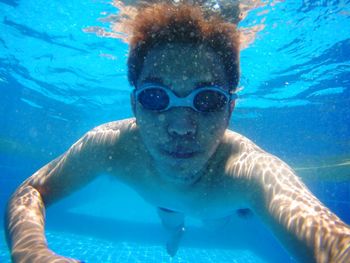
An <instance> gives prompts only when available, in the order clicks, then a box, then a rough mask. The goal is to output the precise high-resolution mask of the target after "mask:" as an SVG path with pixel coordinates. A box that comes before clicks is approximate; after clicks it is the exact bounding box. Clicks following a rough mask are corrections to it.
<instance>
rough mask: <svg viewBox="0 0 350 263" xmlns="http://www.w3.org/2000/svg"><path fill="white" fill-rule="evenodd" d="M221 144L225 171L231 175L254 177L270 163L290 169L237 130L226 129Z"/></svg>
mask: <svg viewBox="0 0 350 263" xmlns="http://www.w3.org/2000/svg"><path fill="white" fill-rule="evenodd" d="M222 144H223V146H224V148H226V150H225V151H226V152H227V162H226V167H225V171H226V173H228V174H229V175H231V176H234V177H240V178H246V179H253V178H255V179H256V177H257V176H259V175H258V174H260V172H261V171H264V170H265V169H267V166H271V164H273V165H274V166H278V167H279V168H283V169H285V170H291V168H290V167H288V165H287V164H286V163H285V162H283V161H282V160H280V159H279V158H278V157H276V156H274V155H273V154H270V153H268V152H266V151H265V150H263V149H262V148H260V147H259V146H258V145H257V144H255V143H254V142H253V141H252V140H250V139H248V138H247V137H245V136H243V135H241V134H239V133H237V132H234V131H231V130H227V131H226V132H225V135H224V137H223V143H222Z"/></svg>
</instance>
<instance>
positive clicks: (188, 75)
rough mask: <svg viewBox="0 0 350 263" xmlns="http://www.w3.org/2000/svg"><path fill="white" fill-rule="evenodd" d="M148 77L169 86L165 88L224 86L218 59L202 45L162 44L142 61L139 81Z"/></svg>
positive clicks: (223, 76) (223, 75)
mask: <svg viewBox="0 0 350 263" xmlns="http://www.w3.org/2000/svg"><path fill="white" fill-rule="evenodd" d="M152 77H153V78H161V79H162V80H164V81H165V82H169V83H165V84H170V83H171V84H172V83H174V82H191V81H192V82H212V81H215V82H218V81H220V82H223V83H225V82H226V79H225V71H224V66H223V64H222V62H221V59H220V58H219V56H218V55H217V54H215V53H214V52H213V51H212V49H210V48H209V47H207V46H205V45H192V44H166V45H163V46H161V47H157V48H153V49H152V50H150V51H149V52H148V54H147V56H146V57H145V61H144V65H143V69H142V71H141V74H140V78H139V81H141V82H142V81H143V80H144V79H145V78H152ZM186 84H188V83H186Z"/></svg>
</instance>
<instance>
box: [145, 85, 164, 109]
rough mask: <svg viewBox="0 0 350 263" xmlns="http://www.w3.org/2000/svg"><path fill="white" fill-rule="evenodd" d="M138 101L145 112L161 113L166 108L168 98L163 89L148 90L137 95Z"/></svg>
mask: <svg viewBox="0 0 350 263" xmlns="http://www.w3.org/2000/svg"><path fill="white" fill-rule="evenodd" d="M138 101H139V102H140V103H141V105H142V107H144V108H145V109H147V110H154V111H161V110H164V109H166V107H168V105H169V96H168V94H167V93H166V91H165V90H163V89H160V88H148V89H145V90H143V91H141V92H140V93H139V95H138Z"/></svg>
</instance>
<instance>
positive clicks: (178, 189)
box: [125, 165, 247, 219]
mask: <svg viewBox="0 0 350 263" xmlns="http://www.w3.org/2000/svg"><path fill="white" fill-rule="evenodd" d="M128 173H129V175H130V176H132V177H130V176H128V178H127V179H126V180H125V182H126V183H127V184H128V185H129V186H131V187H132V188H133V189H134V190H135V191H137V192H138V194H139V195H140V196H141V197H142V198H143V199H144V200H145V201H147V202H148V203H150V204H152V205H154V206H155V207H162V208H166V209H170V210H173V211H178V212H182V213H184V214H186V215H189V216H192V217H195V218H199V219H207V218H219V217H224V216H227V215H229V214H231V213H232V212H233V211H235V210H237V209H240V208H244V207H246V206H247V205H246V203H245V200H244V199H245V198H244V191H245V190H244V189H243V188H242V184H240V183H239V182H235V181H234V180H232V179H230V178H226V177H223V176H221V175H218V174H216V175H213V176H214V178H211V177H208V176H205V177H204V178H201V179H200V180H199V181H198V182H197V183H195V184H194V185H191V186H186V187H185V186H179V185H174V184H172V183H169V182H164V181H163V180H162V179H160V178H159V176H157V175H156V174H154V173H153V172H152V171H151V170H149V169H147V168H146V167H144V166H143V165H137V166H133V168H132V169H130V168H129V169H128ZM215 176H217V177H218V178H215Z"/></svg>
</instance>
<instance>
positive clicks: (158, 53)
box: [132, 44, 233, 185]
mask: <svg viewBox="0 0 350 263" xmlns="http://www.w3.org/2000/svg"><path fill="white" fill-rule="evenodd" d="M148 83H157V84H160V85H161V86H165V87H167V88H169V89H170V90H171V91H172V92H173V93H174V94H175V95H177V96H178V97H185V96H187V95H189V94H190V93H191V92H192V91H193V90H195V89H200V88H202V87H203V85H204V86H213V85H217V86H219V87H220V89H222V90H223V91H224V92H225V93H228V90H229V87H228V84H227V79H226V75H225V70H224V67H223V64H222V63H221V60H220V58H219V57H218V56H217V55H216V54H215V53H214V52H213V51H211V49H209V48H207V47H206V46H191V45H188V44H172V45H170V44H169V45H166V46H164V47H162V48H157V49H153V50H151V51H150V52H149V53H148V55H147V56H146V58H145V62H144V66H143V69H142V71H141V74H140V77H139V79H138V82H137V87H136V89H139V88H140V87H142V86H143V85H145V84H148ZM132 102H133V110H134V114H135V117H136V120H137V125H138V127H139V131H140V135H141V137H142V139H143V142H144V144H145V146H146V148H147V149H148V151H149V153H150V155H151V156H152V158H153V160H154V163H155V165H156V168H157V170H158V171H162V172H161V173H160V175H161V176H163V178H164V179H165V180H167V181H171V182H175V183H180V184H186V185H189V184H192V183H194V182H195V181H196V180H197V179H198V178H199V176H200V174H201V173H200V171H201V170H202V169H203V168H204V167H205V165H206V164H207V162H208V160H209V159H210V158H211V157H212V155H213V154H214V153H215V150H216V149H217V147H218V145H219V143H220V141H221V139H222V136H223V134H224V132H225V130H226V128H227V126H228V123H229V119H230V116H231V112H232V109H233V103H232V104H231V105H230V103H228V104H227V105H225V106H224V107H223V108H222V109H221V110H218V111H214V112H205V113H203V112H198V111H195V110H193V109H192V108H189V107H173V108H170V109H168V110H166V111H162V112H157V111H152V110H149V109H145V108H144V107H143V106H142V105H141V104H140V102H139V101H138V100H137V99H135V98H133V99H132Z"/></svg>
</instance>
